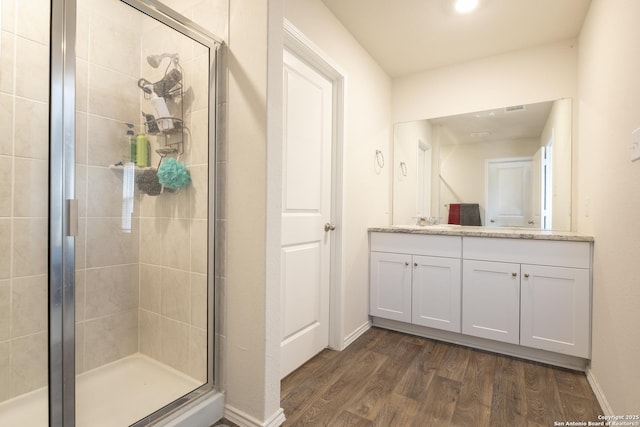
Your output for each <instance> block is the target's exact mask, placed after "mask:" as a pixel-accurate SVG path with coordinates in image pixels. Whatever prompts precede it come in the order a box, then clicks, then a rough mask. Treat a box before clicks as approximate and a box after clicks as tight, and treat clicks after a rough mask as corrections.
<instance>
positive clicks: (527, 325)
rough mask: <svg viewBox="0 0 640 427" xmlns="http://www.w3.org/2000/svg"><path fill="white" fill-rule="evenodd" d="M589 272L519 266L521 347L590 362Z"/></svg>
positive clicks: (575, 269) (579, 269) (577, 269)
mask: <svg viewBox="0 0 640 427" xmlns="http://www.w3.org/2000/svg"><path fill="white" fill-rule="evenodd" d="M589 283H590V281H589V270H587V269H583V268H564V267H547V266H539V265H524V264H523V265H522V286H521V291H522V299H521V308H520V310H521V322H520V328H521V329H520V344H522V345H526V346H528V347H535V348H541V349H544V350H550V351H555V352H558V353H565V354H569V355H572V356H578V357H584V358H589V356H590V355H589V353H590V351H589V348H590V336H591V327H590V322H589V319H590V313H591V302H590V301H591V298H590V286H589Z"/></svg>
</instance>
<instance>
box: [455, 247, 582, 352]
mask: <svg viewBox="0 0 640 427" xmlns="http://www.w3.org/2000/svg"><path fill="white" fill-rule="evenodd" d="M463 258H464V260H463V279H462V280H463V284H464V286H463V297H462V307H463V312H462V332H463V333H464V334H468V335H473V336H478V337H483V338H490V339H493V340H497V341H504V342H509V343H513V344H520V345H523V346H527V347H533V348H538V349H543V350H549V351H553V352H556V353H564V354H568V355H572V356H577V357H582V358H589V357H590V351H589V349H590V336H591V329H590V328H591V324H590V319H591V298H590V295H591V280H590V278H591V274H590V266H591V245H590V243H588V242H568V241H548V240H525V239H520V240H509V239H493V238H477V237H468V238H465V239H464V250H463ZM504 261H509V262H504Z"/></svg>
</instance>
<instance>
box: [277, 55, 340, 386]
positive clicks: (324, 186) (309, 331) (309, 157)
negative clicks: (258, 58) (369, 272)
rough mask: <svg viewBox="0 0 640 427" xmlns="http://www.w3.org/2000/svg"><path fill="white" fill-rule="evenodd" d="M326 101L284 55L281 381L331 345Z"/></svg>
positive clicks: (310, 76) (328, 96)
mask: <svg viewBox="0 0 640 427" xmlns="http://www.w3.org/2000/svg"><path fill="white" fill-rule="evenodd" d="M332 97H333V95H332V84H331V82H330V81H329V80H327V79H326V78H324V77H323V76H322V75H321V74H319V73H318V72H316V71H315V70H314V69H313V68H311V67H309V66H308V65H306V64H305V63H303V62H302V61H300V60H299V59H298V58H296V57H295V56H293V55H292V54H291V53H289V52H287V51H286V50H285V51H284V97H283V104H284V114H283V116H284V141H283V182H282V184H283V188H282V253H281V259H282V261H281V263H282V264H281V277H282V278H281V306H282V322H281V323H282V329H281V332H282V334H281V336H282V343H281V364H280V366H281V369H280V374H281V377H284V376H286V375H288V374H289V373H290V372H292V371H293V370H295V369H296V368H298V367H299V366H300V365H302V364H303V363H304V362H306V361H307V360H309V359H310V358H311V357H313V356H315V355H316V354H318V353H319V352H320V351H322V349H324V348H326V347H327V346H328V344H329V285H330V277H329V272H330V247H331V246H330V243H331V230H327V231H325V224H330V223H331V143H332V105H333V103H332ZM327 228H330V227H327Z"/></svg>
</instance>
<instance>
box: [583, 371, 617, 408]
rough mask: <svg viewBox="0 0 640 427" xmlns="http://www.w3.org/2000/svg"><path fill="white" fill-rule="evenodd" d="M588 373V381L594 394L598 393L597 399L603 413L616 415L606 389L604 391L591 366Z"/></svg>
mask: <svg viewBox="0 0 640 427" xmlns="http://www.w3.org/2000/svg"><path fill="white" fill-rule="evenodd" d="M586 374H587V381H588V382H589V385H590V386H591V390H593V394H595V395H596V399H597V400H598V403H599V404H600V408H602V412H604V414H603V415H609V416H611V415H614V413H613V409H612V408H611V405H610V404H609V401H608V400H607V398H606V397H605V395H604V391H602V387H600V383H599V382H598V380H597V379H596V377H595V375H593V371H592V370H591V366H589V367H587V370H586Z"/></svg>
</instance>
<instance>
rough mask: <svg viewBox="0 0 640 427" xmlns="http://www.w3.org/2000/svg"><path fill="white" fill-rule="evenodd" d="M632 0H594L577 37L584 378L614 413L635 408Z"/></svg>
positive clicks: (638, 252)
mask: <svg viewBox="0 0 640 427" xmlns="http://www.w3.org/2000/svg"><path fill="white" fill-rule="evenodd" d="M638 16H640V2H637V1H635V0H594V1H593V2H592V4H591V8H590V10H589V14H588V16H587V19H586V22H585V24H584V27H583V29H582V33H581V35H580V50H579V73H578V83H579V98H578V102H577V107H578V110H579V126H578V139H579V141H580V151H579V157H578V159H577V161H578V162H579V170H580V175H579V179H578V188H579V201H578V206H579V210H578V231H580V232H582V233H586V234H592V235H593V236H595V254H594V276H593V335H592V341H593V345H592V352H593V353H592V365H591V374H592V375H593V378H594V379H595V381H596V383H597V384H599V387H600V390H601V391H602V392H603V393H604V397H605V398H606V400H607V401H608V405H609V406H610V407H609V408H608V409H609V410H610V411H611V412H612V413H613V414H617V415H623V414H637V413H638V409H639V408H640V406H639V402H640V363H639V361H638V355H639V354H640V324H639V321H638V319H639V316H638V313H639V312H640V311H639V308H638V307H640V286H638V278H637V272H636V267H637V265H638V259H640V238H639V236H640V222H639V221H638V218H639V217H638V212H639V211H640V186H639V185H638V184H639V183H640V162H634V163H632V162H631V161H630V144H631V139H630V136H631V132H632V131H633V130H634V129H636V128H638V127H640V78H639V76H640V57H639V56H638V43H637V41H638V40H640V26H638V22H637V18H638Z"/></svg>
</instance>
